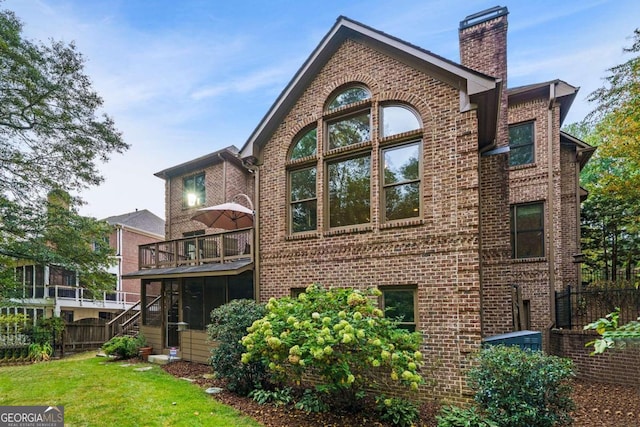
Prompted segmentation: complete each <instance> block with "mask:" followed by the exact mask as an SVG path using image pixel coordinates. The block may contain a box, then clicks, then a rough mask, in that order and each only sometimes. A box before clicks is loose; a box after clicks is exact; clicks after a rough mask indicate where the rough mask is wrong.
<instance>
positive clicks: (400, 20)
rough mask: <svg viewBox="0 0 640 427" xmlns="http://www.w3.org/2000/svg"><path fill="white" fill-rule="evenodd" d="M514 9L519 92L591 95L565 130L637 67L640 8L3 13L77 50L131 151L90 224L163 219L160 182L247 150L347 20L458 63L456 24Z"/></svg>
mask: <svg viewBox="0 0 640 427" xmlns="http://www.w3.org/2000/svg"><path fill="white" fill-rule="evenodd" d="M496 5H500V6H507V7H508V9H509V36H508V37H509V38H508V63H509V76H508V85H509V87H515V86H520V85H525V84H531V83H538V82H543V81H547V80H552V79H556V78H559V79H562V80H565V81H566V82H568V83H569V84H572V85H574V86H579V87H581V90H580V92H579V94H578V97H577V99H576V102H575V103H574V105H573V107H572V110H571V112H570V114H569V116H568V117H567V120H566V123H571V122H575V121H579V120H581V119H582V118H583V117H584V116H585V115H586V114H587V113H588V112H589V111H590V110H591V109H592V108H593V105H590V104H589V103H588V102H587V101H586V98H587V96H588V94H589V93H590V92H591V91H593V90H594V89H596V88H597V87H599V86H601V85H602V78H603V77H604V76H605V75H606V70H607V69H608V68H610V67H612V66H614V65H616V64H619V63H621V62H623V61H625V60H626V59H628V56H625V55H623V53H622V48H623V47H627V46H630V45H631V39H630V37H631V36H632V34H633V30H634V29H635V28H636V27H637V26H640V20H639V19H638V18H639V17H640V2H639V1H637V0H564V1H561V0H554V1H548V0H536V1H535V2H534V1H521V0H518V1H514V0H511V1H502V2H496V0H490V1H484V0H432V1H430V0H422V1H403V0H393V1H392V0H384V1H378V0H352V1H346V0H323V1H315V0H313V1H306V0H297V1H293V0H292V1H284V0H270V1H242V0H237V1H233V2H229V1H218V0H210V1H207V0H171V1H169V0H166V1H165V0H155V1H151V0H108V1H107V0H5V1H4V3H2V2H1V0H0V7H2V8H6V9H10V10H13V11H14V12H16V14H17V15H18V17H19V18H20V19H21V20H22V21H23V23H24V25H25V28H24V32H25V34H26V36H27V37H29V38H31V39H37V40H47V39H49V38H53V39H56V40H63V41H66V42H71V41H74V42H75V43H76V45H77V47H78V49H79V51H80V52H82V53H83V55H84V56H85V58H86V60H87V63H86V72H87V74H88V75H89V76H90V77H91V79H92V81H93V85H94V88H95V89H96V90H97V91H98V93H99V94H100V95H101V96H102V97H103V98H104V100H105V105H104V110H105V112H106V113H107V114H109V115H110V116H112V117H113V118H114V119H115V121H116V125H117V127H118V128H119V129H120V130H121V131H122V132H123V134H124V138H125V140H126V141H127V142H128V143H129V144H131V148H130V150H129V151H127V152H125V153H124V154H123V155H116V156H114V157H113V158H112V160H111V161H110V162H109V163H107V164H105V165H103V166H102V167H101V170H102V173H103V175H104V177H105V182H104V183H103V184H102V185H101V186H99V187H94V188H91V189H89V190H87V191H85V192H84V193H83V194H82V196H83V197H84V199H85V200H86V201H87V205H86V206H84V207H83V208H82V209H81V213H83V214H86V215H90V216H94V217H97V218H104V217H107V216H111V215H119V214H122V213H126V212H131V211H133V210H135V209H149V210H150V211H152V212H153V213H155V214H156V215H158V216H160V217H164V181H163V180H161V179H159V178H156V177H155V176H153V174H154V173H155V172H158V171H160V170H163V169H165V168H167V167H170V166H174V165H176V164H179V163H182V162H185V161H188V160H190V159H193V158H195V157H199V156H201V155H204V154H207V153H210V152H212V151H216V150H218V149H220V148H223V147H226V146H229V145H232V144H233V145H235V146H237V147H238V148H241V147H242V145H243V144H244V143H245V141H246V139H247V138H248V137H249V135H250V134H251V132H252V131H253V130H254V128H255V127H256V126H257V125H258V123H259V121H260V120H261V119H262V117H263V116H264V115H265V114H266V112H267V110H268V109H269V107H270V106H271V104H272V103H273V102H274V101H275V99H276V97H277V96H278V94H279V93H280V92H281V91H282V89H283V88H284V87H285V86H286V85H287V83H288V82H289V80H290V79H291V78H292V77H293V75H294V74H295V72H296V71H297V70H298V68H299V67H300V66H301V65H302V63H303V62H304V60H305V59H306V58H307V56H308V55H309V54H310V53H311V52H312V50H313V49H314V48H315V47H316V46H317V44H318V43H319V42H320V40H321V39H322V37H323V36H324V35H325V34H326V33H327V32H328V31H329V29H330V28H331V26H332V25H333V24H334V23H335V21H336V18H337V17H338V16H340V15H344V16H347V17H349V18H351V19H354V20H356V21H359V22H361V23H363V24H366V25H368V26H371V27H373V28H376V29H378V30H380V31H384V32H386V33H388V34H390V35H393V36H395V37H398V38H401V39H403V40H405V41H407V42H409V43H412V44H415V45H418V46H420V47H422V48H425V49H428V50H430V51H432V52H434V53H436V54H438V55H441V56H444V57H446V58H448V59H451V60H453V61H456V62H459V52H458V24H459V22H460V21H461V20H463V19H464V18H465V17H466V16H467V15H470V14H473V13H475V12H478V11H481V10H484V9H487V8H490V7H493V6H496Z"/></svg>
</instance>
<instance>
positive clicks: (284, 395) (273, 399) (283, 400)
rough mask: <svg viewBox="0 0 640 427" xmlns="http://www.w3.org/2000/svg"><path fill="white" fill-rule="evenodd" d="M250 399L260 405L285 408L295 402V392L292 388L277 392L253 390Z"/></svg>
mask: <svg viewBox="0 0 640 427" xmlns="http://www.w3.org/2000/svg"><path fill="white" fill-rule="evenodd" d="M249 397H251V398H252V399H253V400H255V401H256V402H258V403H259V404H260V405H266V404H267V403H271V404H272V405H274V406H285V405H288V404H289V403H291V402H293V390H292V389H291V387H284V388H278V389H275V390H264V389H261V388H258V389H255V390H252V391H251V393H249Z"/></svg>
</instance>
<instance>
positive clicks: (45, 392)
mask: <svg viewBox="0 0 640 427" xmlns="http://www.w3.org/2000/svg"><path fill="white" fill-rule="evenodd" d="M148 366H151V368H152V369H150V370H148V371H143V372H139V371H135V370H134V369H136V368H141V367H148ZM18 405H20V406H21V405H28V406H43V405H49V406H64V421H65V426H109V425H111V426H172V427H173V426H238V427H258V426H260V424H258V423H257V422H256V421H255V420H253V419H251V418H249V417H245V416H243V415H241V414H240V413H239V412H238V411H236V410H235V409H233V408H230V407H228V406H225V405H223V404H221V403H219V402H217V401H216V400H214V399H212V398H211V397H210V396H209V395H207V394H206V393H205V392H204V391H203V390H202V389H200V388H199V387H196V386H194V385H193V384H191V383H189V382H188V381H184V380H180V379H177V378H175V377H173V376H171V375H169V374H167V373H166V372H164V371H163V370H162V369H161V368H160V367H159V366H157V365H150V364H145V363H140V364H134V365H129V366H126V364H125V363H124V362H112V361H106V359H105V358H101V357H95V353H83V354H80V355H77V356H73V357H70V358H66V359H62V360H55V361H51V362H44V363H37V364H32V365H23V366H7V367H2V368H0V406H18Z"/></svg>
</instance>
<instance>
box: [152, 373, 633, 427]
mask: <svg viewBox="0 0 640 427" xmlns="http://www.w3.org/2000/svg"><path fill="white" fill-rule="evenodd" d="M162 368H163V369H164V370H165V371H166V372H168V373H170V374H171V375H173V376H175V377H178V378H189V379H190V380H192V381H193V383H194V384H196V385H197V386H199V387H201V388H202V389H203V390H204V389H207V388H209V387H221V388H224V383H223V381H221V380H219V379H215V378H211V374H212V373H213V371H212V369H211V366H208V365H203V364H199V363H191V362H185V361H178V362H173V363H170V364H167V365H163V367H162ZM633 369H638V368H637V367H633ZM573 385H574V391H573V395H572V397H573V400H574V402H575V403H576V410H575V411H574V413H573V414H572V415H573V418H574V424H573V425H574V427H599V426H603V427H605V426H606V427H637V426H640V388H637V387H629V386H620V385H609V384H592V383H588V382H586V381H581V380H574V384H573ZM212 397H213V398H214V399H216V400H218V401H220V402H222V403H224V404H225V405H229V406H232V407H234V408H236V409H237V410H238V411H240V412H242V413H244V414H245V415H247V416H250V417H252V418H254V419H255V420H257V421H258V422H259V423H260V424H262V425H263V426H265V427H284V426H287V427H320V426H324V427H355V426H368V427H369V426H373V427H386V426H387V424H384V423H381V422H380V421H378V420H377V419H376V418H375V415H374V414H373V413H358V414H353V413H334V412H331V413H322V414H313V413H311V414H307V413H305V412H302V411H298V410H295V409H292V408H289V407H283V406H281V407H274V406H271V405H259V404H258V403H256V402H255V401H254V400H253V399H251V398H248V397H242V396H237V395H235V394H233V393H231V392H229V391H227V390H224V391H223V392H222V393H219V394H213V395H212ZM437 412H438V406H437V405H436V404H424V405H422V407H421V408H420V424H419V426H420V427H431V426H436V421H435V416H436V414H437Z"/></svg>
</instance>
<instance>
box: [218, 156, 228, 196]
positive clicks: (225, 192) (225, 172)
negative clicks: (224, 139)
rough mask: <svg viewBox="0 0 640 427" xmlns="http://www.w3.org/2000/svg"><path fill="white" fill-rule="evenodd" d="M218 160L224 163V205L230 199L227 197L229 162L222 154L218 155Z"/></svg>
mask: <svg viewBox="0 0 640 427" xmlns="http://www.w3.org/2000/svg"><path fill="white" fill-rule="evenodd" d="M218 158H219V159H220V161H221V162H222V197H223V199H224V200H222V203H225V202H226V201H227V200H228V199H229V197H228V196H227V162H226V161H225V160H224V157H222V153H218Z"/></svg>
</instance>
